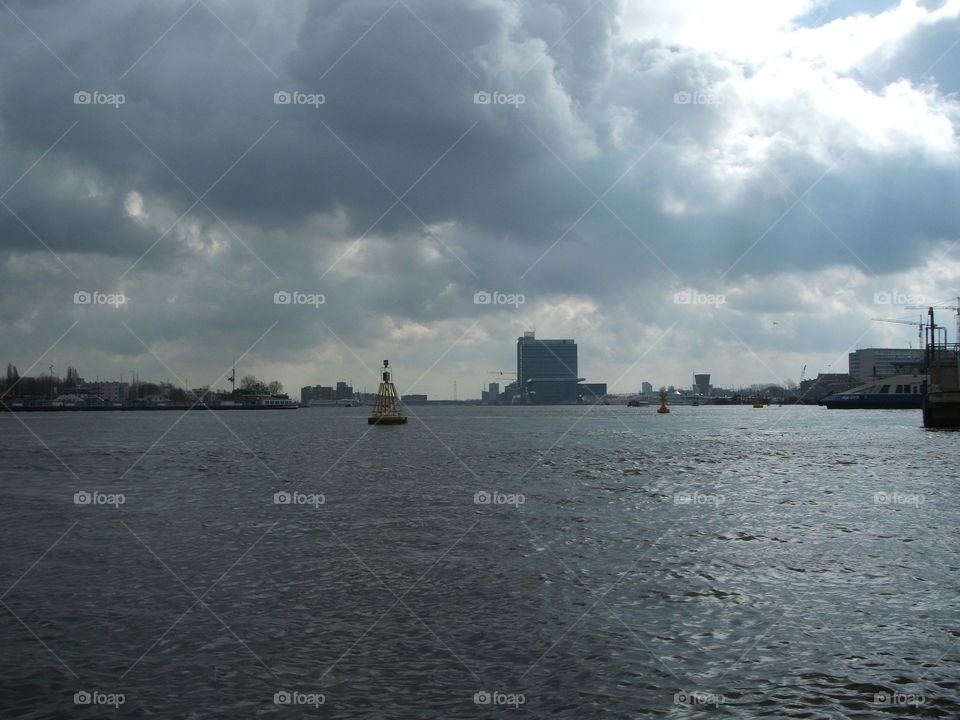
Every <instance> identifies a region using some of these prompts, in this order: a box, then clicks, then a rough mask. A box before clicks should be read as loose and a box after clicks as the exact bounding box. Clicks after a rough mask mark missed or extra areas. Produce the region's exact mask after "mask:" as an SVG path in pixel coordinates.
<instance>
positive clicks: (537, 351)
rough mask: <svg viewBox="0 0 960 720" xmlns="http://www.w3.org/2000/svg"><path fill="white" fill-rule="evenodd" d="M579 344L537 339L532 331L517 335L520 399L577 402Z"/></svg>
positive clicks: (579, 378) (551, 402)
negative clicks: (520, 335)
mask: <svg viewBox="0 0 960 720" xmlns="http://www.w3.org/2000/svg"><path fill="white" fill-rule="evenodd" d="M583 379H584V378H581V377H577V343H576V342H574V341H573V340H569V339H564V340H538V339H537V338H536V336H535V335H534V333H533V332H525V333H524V334H523V336H522V337H519V338H517V386H518V388H519V391H520V396H521V402H527V403H533V404H537V405H558V404H567V403H569V404H575V403H576V402H577V401H578V398H579V388H578V387H577V385H578V383H579V382H581V381H582V380H583Z"/></svg>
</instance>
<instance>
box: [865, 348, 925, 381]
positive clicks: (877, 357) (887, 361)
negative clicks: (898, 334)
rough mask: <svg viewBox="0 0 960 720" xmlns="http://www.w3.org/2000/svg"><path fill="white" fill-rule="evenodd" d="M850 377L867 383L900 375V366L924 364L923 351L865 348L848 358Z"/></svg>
mask: <svg viewBox="0 0 960 720" xmlns="http://www.w3.org/2000/svg"><path fill="white" fill-rule="evenodd" d="M848 361H849V366H848V369H849V371H850V375H852V376H853V377H855V378H856V379H857V381H858V382H860V383H865V382H869V381H870V380H873V379H875V378H885V377H890V376H891V375H899V374H900V371H899V370H898V369H897V366H898V365H904V364H905V365H912V366H914V367H919V366H920V365H921V364H922V363H923V350H920V349H916V350H913V349H910V348H865V349H863V350H856V351H854V352H852V353H850V354H849V356H848Z"/></svg>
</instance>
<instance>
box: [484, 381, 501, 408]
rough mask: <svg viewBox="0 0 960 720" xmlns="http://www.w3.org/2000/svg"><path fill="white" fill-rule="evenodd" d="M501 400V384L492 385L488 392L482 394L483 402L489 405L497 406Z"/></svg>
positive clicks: (488, 387) (489, 386)
mask: <svg viewBox="0 0 960 720" xmlns="http://www.w3.org/2000/svg"><path fill="white" fill-rule="evenodd" d="M499 399H500V383H490V384H489V385H488V386H487V389H486V390H483V391H482V392H481V393H480V400H481V402H484V403H486V404H487V405H496V404H497V403H498V402H499Z"/></svg>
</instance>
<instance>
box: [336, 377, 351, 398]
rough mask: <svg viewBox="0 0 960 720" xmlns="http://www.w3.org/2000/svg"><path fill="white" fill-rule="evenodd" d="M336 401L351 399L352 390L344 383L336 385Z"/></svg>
mask: <svg viewBox="0 0 960 720" xmlns="http://www.w3.org/2000/svg"><path fill="white" fill-rule="evenodd" d="M334 398H335V399H336V400H350V399H352V398H353V388H352V387H351V386H349V385H347V384H346V383H345V382H342V381H341V382H338V383H337V390H336V394H335V395H334Z"/></svg>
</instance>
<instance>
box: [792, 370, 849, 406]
mask: <svg viewBox="0 0 960 720" xmlns="http://www.w3.org/2000/svg"><path fill="white" fill-rule="evenodd" d="M860 384H861V383H860V381H859V380H857V378H855V377H853V376H852V375H848V374H847V373H820V374H819V375H817V377H816V378H812V379H810V380H804V381H803V382H802V383H800V401H801V402H804V403H813V404H816V403H818V402H820V401H821V400H822V399H823V398H825V397H826V396H827V395H833V394H835V393H842V392H846V391H847V390H849V389H850V388H852V387H855V386H857V385H860Z"/></svg>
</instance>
